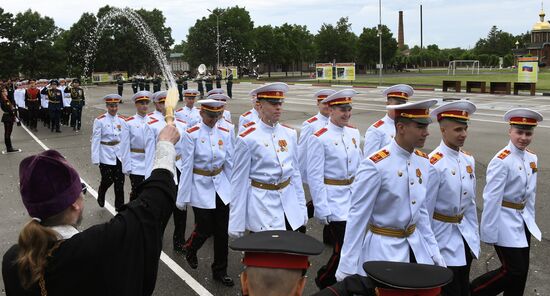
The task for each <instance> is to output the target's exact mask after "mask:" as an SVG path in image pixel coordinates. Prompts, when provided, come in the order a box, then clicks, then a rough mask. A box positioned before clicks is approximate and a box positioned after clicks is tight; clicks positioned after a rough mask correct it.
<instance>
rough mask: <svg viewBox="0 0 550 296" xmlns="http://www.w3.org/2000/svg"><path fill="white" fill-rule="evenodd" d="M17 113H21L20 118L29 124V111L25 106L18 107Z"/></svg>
mask: <svg viewBox="0 0 550 296" xmlns="http://www.w3.org/2000/svg"><path fill="white" fill-rule="evenodd" d="M17 113H19V120H21V122H23V123H24V124H25V125H27V126H28V125H29V111H28V110H27V109H25V108H18V109H17Z"/></svg>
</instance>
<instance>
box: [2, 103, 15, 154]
mask: <svg viewBox="0 0 550 296" xmlns="http://www.w3.org/2000/svg"><path fill="white" fill-rule="evenodd" d="M0 106H1V108H2V111H4V114H2V122H3V123H4V143H5V144H6V152H16V151H19V150H18V149H14V148H13V147H12V145H11V132H12V131H13V124H14V123H15V121H16V117H17V109H15V102H14V100H13V99H11V98H10V97H9V96H8V97H7V98H4V97H0Z"/></svg>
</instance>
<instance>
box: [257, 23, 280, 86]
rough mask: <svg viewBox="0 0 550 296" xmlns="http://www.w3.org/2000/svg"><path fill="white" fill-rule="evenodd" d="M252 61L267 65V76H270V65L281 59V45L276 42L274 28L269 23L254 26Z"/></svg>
mask: <svg viewBox="0 0 550 296" xmlns="http://www.w3.org/2000/svg"><path fill="white" fill-rule="evenodd" d="M252 40H253V45H252V48H253V55H254V58H253V62H257V63H263V64H266V65H267V76H268V77H271V67H272V66H273V65H274V64H275V63H276V62H279V61H280V59H281V47H280V46H279V44H277V40H276V37H275V29H274V28H273V27H271V26H270V25H267V26H260V27H256V28H254V35H253V38H252Z"/></svg>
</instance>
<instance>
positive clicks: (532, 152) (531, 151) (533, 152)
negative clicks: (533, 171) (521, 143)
mask: <svg viewBox="0 0 550 296" xmlns="http://www.w3.org/2000/svg"><path fill="white" fill-rule="evenodd" d="M525 150H526V151H527V152H529V153H531V154H534V155H537V154H536V153H535V151H533V150H531V149H527V148H525Z"/></svg>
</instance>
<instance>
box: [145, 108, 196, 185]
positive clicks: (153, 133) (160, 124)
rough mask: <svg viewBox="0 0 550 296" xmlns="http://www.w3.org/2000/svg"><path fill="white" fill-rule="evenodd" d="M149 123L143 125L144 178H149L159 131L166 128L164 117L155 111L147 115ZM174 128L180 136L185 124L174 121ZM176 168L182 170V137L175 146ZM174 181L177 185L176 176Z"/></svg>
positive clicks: (185, 126)
mask: <svg viewBox="0 0 550 296" xmlns="http://www.w3.org/2000/svg"><path fill="white" fill-rule="evenodd" d="M148 117H149V122H147V124H146V125H145V178H146V179H147V178H149V176H150V175H151V172H152V171H153V163H154V160H155V147H156V144H157V139H158V135H159V133H160V131H161V130H162V129H163V128H164V127H165V126H166V121H165V120H164V115H162V113H160V112H158V111H155V112H153V113H152V114H150V115H148ZM175 123H176V127H177V128H178V132H179V133H180V135H183V133H184V132H185V130H186V129H187V124H186V123H185V122H183V121H181V120H180V119H177V118H176V120H175ZM174 148H175V149H176V154H177V155H176V168H177V169H178V170H179V171H180V172H181V168H182V159H181V155H182V153H183V145H182V137H181V136H180V140H179V141H178V143H176V145H174ZM174 181H175V182H176V184H177V183H178V180H177V176H174Z"/></svg>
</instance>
